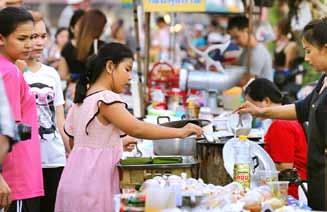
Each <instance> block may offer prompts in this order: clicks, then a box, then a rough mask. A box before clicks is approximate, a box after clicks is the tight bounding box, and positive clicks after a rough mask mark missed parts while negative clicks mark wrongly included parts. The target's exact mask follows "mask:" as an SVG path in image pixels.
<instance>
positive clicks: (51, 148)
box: [24, 64, 66, 168]
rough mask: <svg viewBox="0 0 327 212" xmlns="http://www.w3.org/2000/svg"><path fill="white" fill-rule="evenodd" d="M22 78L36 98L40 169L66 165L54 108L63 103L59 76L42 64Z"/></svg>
mask: <svg viewBox="0 0 327 212" xmlns="http://www.w3.org/2000/svg"><path fill="white" fill-rule="evenodd" d="M24 78H25V80H26V82H27V83H28V84H29V86H30V88H31V91H32V92H33V93H34V94H35V98H36V105H37V112H38V119H39V136H40V142H41V159H42V167H43V168H55V167H62V166H64V165H65V163H66V156H65V147H64V144H63V140H62V138H61V135H60V134H59V131H58V129H57V127H56V118H55V107H56V106H59V105H63V104H64V103H65V101H64V97H63V93H62V89H61V82H60V77H59V74H58V72H57V71H56V70H55V69H54V68H52V67H50V66H46V65H43V64H42V66H41V68H40V70H39V71H37V72H35V73H33V72H31V71H27V72H25V73H24Z"/></svg>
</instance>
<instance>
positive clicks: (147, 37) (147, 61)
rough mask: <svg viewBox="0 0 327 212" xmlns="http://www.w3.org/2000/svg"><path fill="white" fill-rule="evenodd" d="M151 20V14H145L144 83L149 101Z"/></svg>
mask: <svg viewBox="0 0 327 212" xmlns="http://www.w3.org/2000/svg"><path fill="white" fill-rule="evenodd" d="M150 20H151V13H149V12H146V13H145V20H144V22H145V36H144V37H145V38H144V42H145V44H144V60H145V61H144V82H145V90H146V92H144V94H146V95H145V98H146V99H147V100H148V98H147V97H148V96H149V95H147V93H148V90H147V87H146V86H147V84H148V72H149V67H150V47H151V33H150Z"/></svg>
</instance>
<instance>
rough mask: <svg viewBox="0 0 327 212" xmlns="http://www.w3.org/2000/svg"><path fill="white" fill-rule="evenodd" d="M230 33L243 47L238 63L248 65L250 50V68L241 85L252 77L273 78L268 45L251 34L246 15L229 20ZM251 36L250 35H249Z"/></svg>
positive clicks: (228, 29)
mask: <svg viewBox="0 0 327 212" xmlns="http://www.w3.org/2000/svg"><path fill="white" fill-rule="evenodd" d="M227 31H228V33H229V34H230V35H231V37H232V38H233V39H234V41H235V43H236V44H237V45H239V46H240V47H241V48H243V52H242V54H241V56H240V58H239V61H238V65H242V66H246V67H247V65H248V57H249V55H248V54H249V52H250V54H251V55H250V58H251V59H250V70H249V72H246V73H245V74H244V75H243V77H242V79H241V81H240V82H239V85H240V86H245V85H246V84H247V83H248V82H249V80H250V79H251V78H266V79H268V80H270V81H272V80H273V69H272V58H271V55H270V53H269V52H268V50H267V49H266V47H265V46H264V45H263V44H261V43H259V42H258V41H257V40H256V38H255V36H254V35H253V34H250V35H249V20H248V18H247V17H245V16H237V17H233V18H231V19H230V20H229V22H228V28H227ZM249 36H250V37H249Z"/></svg>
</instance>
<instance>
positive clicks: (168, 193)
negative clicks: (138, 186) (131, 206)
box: [145, 188, 176, 212]
mask: <svg viewBox="0 0 327 212" xmlns="http://www.w3.org/2000/svg"><path fill="white" fill-rule="evenodd" d="M175 207H176V195H175V191H174V189H172V188H150V189H148V190H147V192H146V202H145V212H159V211H162V210H163V209H167V208H175Z"/></svg>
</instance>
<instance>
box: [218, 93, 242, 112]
mask: <svg viewBox="0 0 327 212" xmlns="http://www.w3.org/2000/svg"><path fill="white" fill-rule="evenodd" d="M241 97H242V94H241V93H238V94H228V95H224V94H223V95H222V102H223V108H224V109H225V110H235V109H236V108H238V107H239V106H240V105H241Z"/></svg>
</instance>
